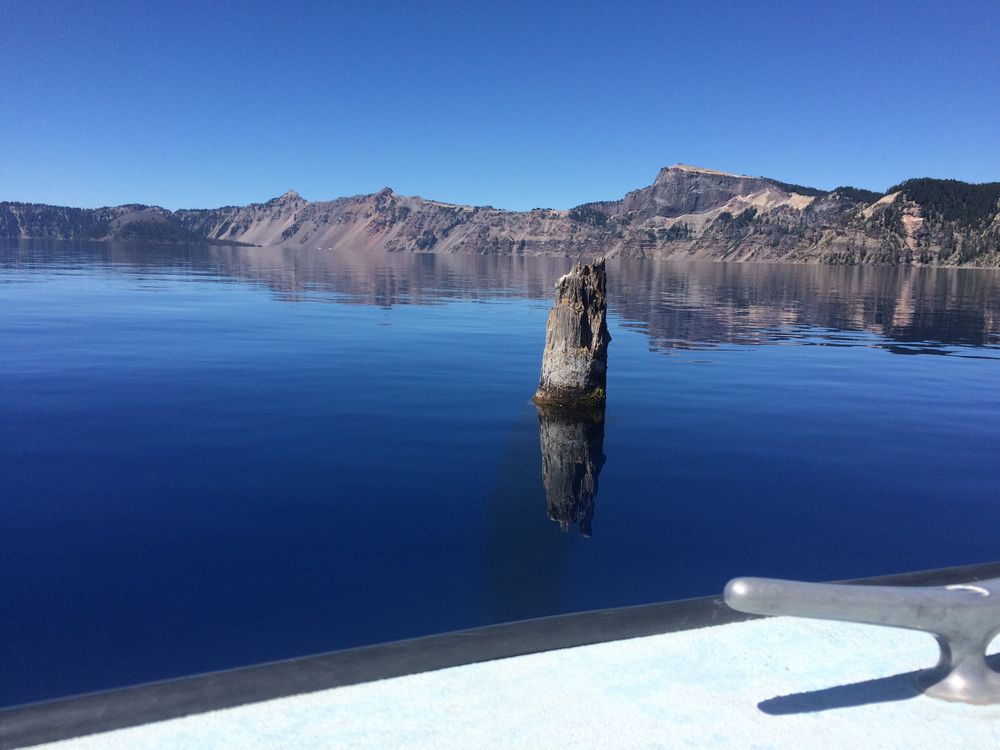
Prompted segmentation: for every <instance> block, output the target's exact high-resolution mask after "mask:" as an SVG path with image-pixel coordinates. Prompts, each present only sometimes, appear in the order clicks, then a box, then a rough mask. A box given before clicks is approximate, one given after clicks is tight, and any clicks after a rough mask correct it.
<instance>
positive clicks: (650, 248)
mask: <svg viewBox="0 0 1000 750" xmlns="http://www.w3.org/2000/svg"><path fill="white" fill-rule="evenodd" d="M5 237H7V238H22V239H29V238H49V239H89V240H145V241H162V242H190V241H192V240H201V241H209V242H216V243H228V244H232V243H251V244H256V245H278V246H284V247H303V248H308V249H310V250H320V249H322V250H336V249H345V250H350V251H363V250H380V251H381V250H385V251H389V252H422V253H430V252H432V253H470V254H477V255H562V256H568V257H576V258H582V257H589V256H593V255H603V256H605V257H609V258H613V257H622V258H678V259H691V258H694V259H712V260H729V261H778V260H780V261H783V262H796V263H831V264H838V265H841V264H844V265H846V264H852V265H853V264H859V263H878V264H889V265H910V264H914V265H916V264H920V265H942V266H955V265H968V266H972V265H975V266H992V267H1000V183H996V182H995V183H985V184H981V185H972V184H969V183H964V182H959V181H957V180H937V179H925V178H921V179H916V180H907V181H906V182H903V183H901V184H899V185H896V186H894V187H892V188H890V189H889V190H887V191H886V192H884V193H878V192H873V191H870V190H861V189H858V188H853V187H838V188H835V189H834V190H821V189H817V188H810V187H805V186H802V185H791V184H788V183H785V182H781V181H779V180H773V179H770V178H766V177H750V176H746V175H736V174H728V173H725V172H719V171H717V170H713V169H704V168H701V167H692V166H688V165H685V164H676V165H674V166H672V167H667V168H665V169H662V170H660V173H659V174H658V175H657V177H656V180H655V181H654V182H653V184H652V185H649V186H647V187H643V188H639V189H638V190H633V191H631V192H629V193H628V194H626V195H625V196H623V197H622V198H620V199H618V200H613V201H599V202H593V203H584V204H582V205H579V206H576V207H575V208H572V209H569V210H554V209H550V208H535V209H532V210H530V211H504V210H501V209H497V208H493V207H492V206H462V205H455V204H449V203H443V202H441V201H434V200H428V199H425V198H421V197H419V196H405V195H397V194H396V193H394V192H393V191H392V190H390V189H389V188H385V189H384V190H380V191H379V192H377V193H371V194H368V195H356V196H353V197H347V198H337V199H336V200H332V201H307V200H305V199H303V198H302V197H301V196H300V195H298V194H297V193H295V192H294V191H289V192H287V193H285V194H284V195H282V196H280V197H278V198H274V199H273V200H270V201H267V202H266V203H253V204H250V205H248V206H225V207H223V208H214V209H195V210H189V209H185V210H179V211H168V210H166V209H163V208H158V207H156V206H138V205H133V206H118V207H108V208H98V209H81V208H66V207H61V206H46V205H40V204H28V203H12V202H0V238H5Z"/></svg>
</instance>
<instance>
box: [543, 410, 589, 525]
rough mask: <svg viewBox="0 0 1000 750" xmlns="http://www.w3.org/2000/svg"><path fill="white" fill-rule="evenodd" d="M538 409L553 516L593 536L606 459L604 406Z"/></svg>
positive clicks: (544, 469)
mask: <svg viewBox="0 0 1000 750" xmlns="http://www.w3.org/2000/svg"><path fill="white" fill-rule="evenodd" d="M536 408H537V409H538V436H539V441H540V442H541V446H542V484H543V485H544V486H545V497H546V501H547V503H548V512H549V518H550V519H552V520H553V521H555V522H556V523H557V524H559V526H560V528H561V529H562V530H563V531H569V530H570V528H572V527H573V526H579V528H580V533H581V534H582V535H583V536H585V537H589V536H590V533H591V525H590V522H591V519H592V518H593V517H594V503H595V501H596V500H597V480H598V477H600V475H601V469H602V468H603V466H604V461H605V456H604V407H603V405H602V406H601V407H600V408H599V409H594V410H592V411H587V412H566V411H561V410H558V409H550V408H546V407H542V406H536Z"/></svg>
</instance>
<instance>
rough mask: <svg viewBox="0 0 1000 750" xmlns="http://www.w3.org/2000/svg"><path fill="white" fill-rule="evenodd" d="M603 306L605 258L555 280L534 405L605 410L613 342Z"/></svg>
mask: <svg viewBox="0 0 1000 750" xmlns="http://www.w3.org/2000/svg"><path fill="white" fill-rule="evenodd" d="M607 308H608V305H607V274H606V273H605V270H604V259H603V258H598V259H596V260H595V261H594V262H593V263H591V264H589V265H584V264H582V263H578V264H576V265H575V266H573V268H572V270H571V271H570V272H569V273H568V274H566V275H565V276H563V277H562V278H561V279H559V281H558V282H556V303H555V305H553V307H552V311H551V312H550V313H549V320H548V324H547V325H546V327H545V351H544V352H543V354H542V377H541V380H540V382H539V384H538V390H537V391H536V392H535V395H534V397H533V400H534V402H535V403H536V404H538V405H540V406H545V407H548V408H565V409H568V410H587V409H592V408H595V407H603V405H604V400H605V388H606V385H607V373H608V344H610V343H611V334H610V333H608V322H607Z"/></svg>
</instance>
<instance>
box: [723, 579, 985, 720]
mask: <svg viewBox="0 0 1000 750" xmlns="http://www.w3.org/2000/svg"><path fill="white" fill-rule="evenodd" d="M724 596H725V600H726V604H728V605H729V606H730V607H732V608H733V609H735V610H738V611H740V612H747V613H750V614H756V615H789V616H792V617H814V618H818V619H823V620H841V621H844V622H857V623H868V624H871V625H887V626H889V627H895V628H906V629H908V630H921V631H923V632H925V633H930V634H931V635H933V636H934V637H935V638H936V639H937V642H938V646H940V648H941V658H940V660H939V661H938V664H937V666H936V667H934V668H933V669H928V670H925V671H923V672H920V673H919V674H918V678H917V679H918V684H919V686H920V688H921V689H922V690H923V692H924V693H925V694H926V695H929V696H931V697H933V698H941V699H943V700H947V701H958V702H962V703H973V704H977V705H989V704H997V703H1000V673H997V672H995V671H993V670H992V669H991V668H990V666H989V665H988V664H987V663H986V648H987V647H988V646H989V644H990V641H992V640H993V638H994V637H995V636H996V635H997V634H998V633H1000V578H991V579H990V580H987V581H976V582H974V583H964V584H955V585H951V586H912V587H911V586H858V585H848V584H837V583H803V582H800V581H783V580H778V579H774V578H734V579H733V580H731V581H730V582H729V583H728V584H726V590H725V594H724Z"/></svg>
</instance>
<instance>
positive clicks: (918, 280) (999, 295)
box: [0, 240, 1000, 356]
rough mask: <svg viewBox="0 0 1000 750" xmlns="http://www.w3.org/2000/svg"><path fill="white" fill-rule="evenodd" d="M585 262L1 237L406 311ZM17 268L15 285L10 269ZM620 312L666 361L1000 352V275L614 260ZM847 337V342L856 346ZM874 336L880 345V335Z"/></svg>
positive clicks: (12, 263)
mask: <svg viewBox="0 0 1000 750" xmlns="http://www.w3.org/2000/svg"><path fill="white" fill-rule="evenodd" d="M572 262H573V259H571V258H538V257H521V256H514V257H496V256H489V257H486V256H466V255H429V254H423V255H421V254H413V255H411V254H385V253H371V252H330V251H327V250H319V249H316V248H299V249H292V248H284V247H279V248H275V247H261V248H240V247H226V246H222V247H220V246H207V245H204V246H199V245H188V246H174V245H127V244H122V245H118V244H100V243H72V242H61V243H56V242H42V241H25V240H22V241H16V240H15V241H0V270H4V271H7V272H8V273H6V274H4V278H5V280H6V281H13V280H20V281H30V280H32V277H33V275H37V274H38V273H52V272H53V271H55V272H56V273H75V272H78V271H79V270H80V269H87V270H88V271H92V270H93V269H94V268H95V267H96V268H98V269H100V270H101V271H103V272H106V273H109V274H127V275H133V276H140V277H143V278H144V279H152V280H155V277H156V276H157V275H170V276H171V277H172V278H176V277H178V276H180V277H183V278H184V279H185V280H192V281H206V282H214V283H226V282H234V281H235V282H242V283H249V284H253V285H258V286H262V287H265V288H267V289H270V290H271V291H272V292H273V293H274V294H275V295H276V296H277V297H278V298H279V299H282V300H287V301H290V302H317V301H320V302H334V303H338V304H363V305H377V306H379V307H383V308H391V307H393V306H396V305H410V304H439V303H442V302H447V301H448V300H454V299H462V300H490V301H492V300H496V299H498V298H505V297H506V298H526V299H534V300H540V301H544V303H545V304H546V305H547V304H548V302H549V301H550V300H551V296H552V287H553V285H554V284H555V282H556V280H557V279H558V278H559V277H560V276H561V275H562V274H563V273H565V272H566V271H567V270H568V268H569V267H570V265H571V264H572ZM11 271H13V272H14V275H12V274H11V273H10V272H11ZM608 297H609V310H610V313H611V315H612V316H613V317H615V316H617V317H618V318H619V319H620V321H621V325H623V326H625V327H627V328H633V329H636V330H640V331H642V332H643V333H645V334H646V335H647V336H648V337H649V342H650V347H651V348H652V349H653V350H655V351H660V352H664V353H669V352H671V351H676V350H686V349H703V348H712V347H718V346H720V345H725V344H737V345H759V344H771V343H785V342H787V343H805V344H814V343H835V344H837V345H841V346H843V345H846V346H883V347H884V348H886V349H887V350H888V351H891V352H895V353H900V354H923V353H935V354H941V353H946V354H947V353H953V349H952V348H953V347H956V346H959V347H977V348H986V349H989V350H991V352H990V353H989V354H987V353H986V352H982V351H980V352H978V353H977V354H978V355H979V356H983V355H984V354H985V355H986V356H1000V272H998V271H994V270H986V269H975V270H973V269H950V268H905V267H904V268H889V267H872V266H847V267H831V266H820V265H781V264H738V263H712V262H680V261H673V262H671V261H648V260H628V261H622V260H619V261H609V264H608ZM845 334H847V335H846V336H845ZM873 337H875V338H874V339H873Z"/></svg>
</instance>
